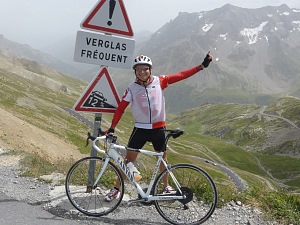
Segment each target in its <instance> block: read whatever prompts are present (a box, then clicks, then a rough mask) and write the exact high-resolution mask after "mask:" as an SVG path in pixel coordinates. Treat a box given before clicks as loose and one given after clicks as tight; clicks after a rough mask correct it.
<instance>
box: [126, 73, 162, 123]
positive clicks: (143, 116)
mask: <svg viewBox="0 0 300 225" xmlns="http://www.w3.org/2000/svg"><path fill="white" fill-rule="evenodd" d="M122 100H124V101H127V102H130V103H131V112H132V116H133V119H134V122H135V127H137V128H145V129H152V128H158V127H163V126H165V120H166V112H165V98H164V95H163V88H162V87H161V82H160V79H159V77H156V76H153V77H151V82H150V83H149V84H148V85H147V86H146V87H145V86H143V85H140V84H139V83H138V82H133V83H131V84H130V85H129V86H128V88H127V90H126V92H125V94H124V96H123V98H122Z"/></svg>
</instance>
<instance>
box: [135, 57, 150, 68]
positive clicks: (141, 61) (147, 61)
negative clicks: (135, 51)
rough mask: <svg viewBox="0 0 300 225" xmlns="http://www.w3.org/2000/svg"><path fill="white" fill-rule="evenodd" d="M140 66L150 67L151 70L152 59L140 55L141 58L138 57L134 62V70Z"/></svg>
mask: <svg viewBox="0 0 300 225" xmlns="http://www.w3.org/2000/svg"><path fill="white" fill-rule="evenodd" d="M139 64H146V65H149V66H150V68H151V67H152V61H151V59H150V58H149V57H148V56H145V55H140V56H138V57H136V58H135V59H134V60H133V65H132V68H133V69H135V67H136V66H137V65H139Z"/></svg>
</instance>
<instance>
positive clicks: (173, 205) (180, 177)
mask: <svg viewBox="0 0 300 225" xmlns="http://www.w3.org/2000/svg"><path fill="white" fill-rule="evenodd" d="M169 170H170V173H172V174H173V175H174V177H175V178H174V179H172V174H169V172H168V171H167V170H164V171H163V172H162V173H161V174H160V175H159V176H158V177H157V179H156V181H155V184H154V195H160V196H161V195H178V196H182V195H183V196H185V198H184V199H180V200H159V201H154V204H155V208H156V210H157V211H158V212H159V214H160V215H161V216H162V217H163V218H164V219H165V220H167V221H168V222H170V223H172V224H177V225H178V224H185V225H188V224H189V225H192V224H201V223H204V222H205V221H206V220H207V219H208V218H209V217H210V216H211V215H212V214H213V212H214V210H215V207H216V204H217V190H216V186H215V184H214V182H213V180H212V178H211V177H210V176H209V175H208V174H207V173H206V172H205V171H204V170H202V169H201V168H199V167H197V166H194V165H190V164H176V165H173V166H171V167H170V169H169ZM165 179H168V183H169V185H170V186H172V187H173V189H174V190H176V193H175V191H174V193H171V194H170V193H165V192H164V182H163V181H164V180H165ZM174 180H175V182H176V181H177V183H178V185H179V186H180V190H178V188H177V185H176V184H175V182H174Z"/></svg>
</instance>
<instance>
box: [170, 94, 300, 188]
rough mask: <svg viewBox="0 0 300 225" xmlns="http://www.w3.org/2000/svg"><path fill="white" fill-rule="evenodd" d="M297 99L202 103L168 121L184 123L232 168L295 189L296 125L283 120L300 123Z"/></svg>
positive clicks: (299, 134) (299, 136)
mask: <svg viewBox="0 0 300 225" xmlns="http://www.w3.org/2000/svg"><path fill="white" fill-rule="evenodd" d="M299 103H300V100H299V99H296V98H291V97H289V98H282V99H279V100H277V101H276V102H274V103H272V104H270V105H268V106H266V107H261V106H257V105H239V104H205V105H202V106H200V107H198V108H194V109H191V110H187V111H185V112H183V113H181V114H180V115H178V116H176V117H174V118H172V120H171V122H173V123H174V124H176V126H181V127H183V128H184V129H185V130H186V133H189V135H190V136H191V137H193V138H194V140H195V143H196V142H198V143H199V144H200V145H205V146H207V147H208V148H209V149H211V150H212V151H213V152H214V153H215V154H216V155H217V156H218V157H220V158H221V159H222V160H223V161H224V162H225V163H226V164H228V165H229V166H230V167H232V168H236V169H238V170H240V171H247V172H249V173H253V174H256V175H260V176H263V177H266V178H268V179H270V180H272V181H274V182H276V183H277V184H278V185H279V186H282V185H288V186H289V188H290V189H292V190H293V189H294V190H295V189H296V190H297V189H299V188H300V183H299V171H300V158H299V156H300V150H299V149H300V148H299V147H300V145H299V143H300V142H299V141H300V128H296V127H294V126H292V125H291V124H289V123H288V122H287V121H286V120H285V119H288V120H290V121H291V122H292V123H294V124H295V125H297V124H299V112H300V105H299ZM279 116H282V118H280V117H279ZM196 135H198V138H197V137H196ZM279 137H280V138H279ZM283 137H284V138H283ZM215 160H216V159H215ZM216 161H217V160H216ZM245 179H246V180H247V177H245Z"/></svg>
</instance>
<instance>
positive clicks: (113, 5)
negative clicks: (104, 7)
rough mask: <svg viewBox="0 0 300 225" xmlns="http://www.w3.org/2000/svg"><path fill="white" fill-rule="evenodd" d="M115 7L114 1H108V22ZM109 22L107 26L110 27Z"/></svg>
mask: <svg viewBox="0 0 300 225" xmlns="http://www.w3.org/2000/svg"><path fill="white" fill-rule="evenodd" d="M115 6H116V0H109V19H110V20H111V18H112V16H113V14H114V10H115ZM110 20H109V21H108V22H107V25H108V26H111V25H112V22H111V21H110Z"/></svg>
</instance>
